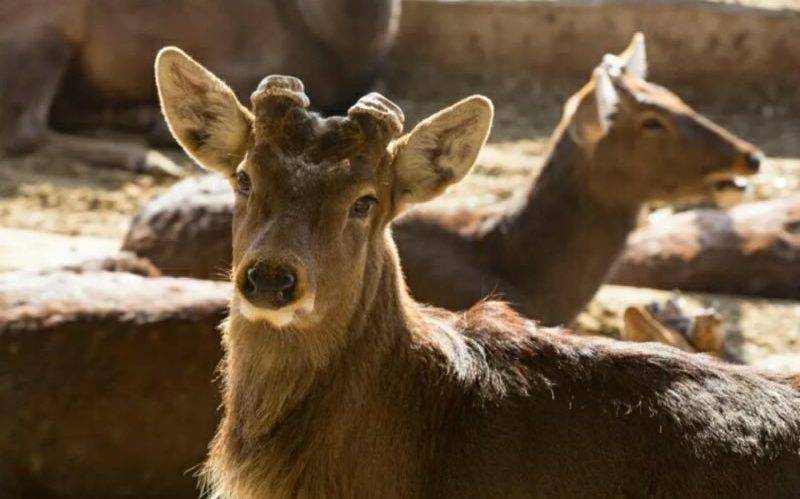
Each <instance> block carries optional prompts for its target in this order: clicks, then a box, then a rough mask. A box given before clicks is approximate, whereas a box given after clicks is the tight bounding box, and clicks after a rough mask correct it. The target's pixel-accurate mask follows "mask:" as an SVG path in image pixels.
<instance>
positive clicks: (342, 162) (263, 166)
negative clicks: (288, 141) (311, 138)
mask: <svg viewBox="0 0 800 499" xmlns="http://www.w3.org/2000/svg"><path fill="white" fill-rule="evenodd" d="M382 164H383V161H381V160H380V158H378V159H377V162H376V161H375V160H374V158H370V157H367V156H356V157H352V158H344V159H333V160H329V159H323V160H321V161H312V160H311V159H309V158H308V157H307V156H306V155H305V154H304V153H303V152H300V153H296V154H289V153H286V152H285V151H282V150H280V149H276V148H274V147H271V146H270V145H269V144H259V145H256V146H255V147H254V148H253V150H252V151H251V152H250V153H248V154H247V156H246V158H245V160H244V161H243V162H242V163H241V164H240V165H239V169H240V170H245V171H247V172H248V173H249V174H250V176H251V178H253V181H254V182H256V183H259V184H261V185H262V186H264V187H265V188H266V189H265V190H266V191H268V192H269V193H270V194H271V195H279V196H284V197H297V196H312V195H317V196H320V195H325V196H326V197H330V196H331V195H334V194H340V195H342V196H345V197H346V196H348V195H350V194H351V193H352V192H354V191H362V190H365V189H366V188H367V187H371V186H377V184H379V182H378V179H379V177H380V176H381V175H382V174H383V170H384V169H383V168H381V165H382Z"/></svg>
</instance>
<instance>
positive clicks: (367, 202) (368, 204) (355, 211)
mask: <svg viewBox="0 0 800 499" xmlns="http://www.w3.org/2000/svg"><path fill="white" fill-rule="evenodd" d="M376 204H378V200H377V199H375V196H361V197H360V198H358V199H357V200H356V202H355V203H353V206H352V207H351V208H350V216H351V217H354V218H364V217H366V216H367V215H369V211H370V210H371V209H372V207H373V206H375V205H376Z"/></svg>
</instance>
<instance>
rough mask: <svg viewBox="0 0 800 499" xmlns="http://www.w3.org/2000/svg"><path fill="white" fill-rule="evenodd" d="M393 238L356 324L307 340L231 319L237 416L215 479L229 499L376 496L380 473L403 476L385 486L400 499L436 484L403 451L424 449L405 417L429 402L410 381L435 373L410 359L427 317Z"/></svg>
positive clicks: (229, 379) (210, 468) (231, 384)
mask: <svg viewBox="0 0 800 499" xmlns="http://www.w3.org/2000/svg"><path fill="white" fill-rule="evenodd" d="M384 237H385V238H386V241H387V243H388V244H387V247H385V248H381V250H380V254H379V255H375V256H374V257H372V258H373V259H374V260H375V261H377V262H378V263H377V264H376V265H370V266H369V268H368V269H367V271H366V275H365V279H364V281H365V283H366V285H365V286H364V289H363V290H362V296H361V300H360V303H359V304H358V306H357V307H356V309H355V313H354V314H352V316H350V317H346V318H341V319H339V318H333V319H331V320H326V321H325V322H324V326H322V327H321V328H319V329H316V330H305V329H304V330H301V331H296V330H291V328H288V329H284V330H275V329H273V328H272V327H270V326H269V325H266V324H253V323H248V322H246V321H245V320H244V319H243V318H242V317H241V316H239V315H238V314H236V313H233V314H232V315H231V317H230V319H229V321H228V323H227V324H226V328H225V338H224V344H225V347H226V359H225V365H224V372H225V375H226V377H225V388H224V402H225V404H224V405H225V407H226V413H225V417H224V420H223V422H222V425H221V427H220V431H219V432H218V435H217V437H216V439H215V441H214V443H213V444H212V451H211V457H210V460H209V463H208V465H207V470H206V480H207V484H208V486H209V487H210V488H211V489H212V491H214V492H215V493H216V494H217V495H219V496H221V497H275V496H294V495H297V494H300V495H302V496H307V497H329V494H330V493H332V491H335V492H336V494H337V495H342V496H349V494H348V493H347V492H348V491H350V492H354V493H355V491H359V490H361V491H362V492H363V491H364V490H365V489H364V487H367V486H374V477H375V476H376V475H375V474H374V473H378V471H377V470H381V471H380V474H381V475H384V474H385V471H384V470H386V469H393V470H395V471H396V476H395V477H391V476H382V480H384V481H383V482H382V483H384V484H385V486H386V488H387V490H386V492H387V493H389V492H391V491H399V490H406V489H407V488H408V487H410V486H413V481H412V480H409V477H422V476H424V473H422V471H421V470H420V469H419V468H420V466H422V465H423V463H421V462H416V461H413V462H412V461H409V462H402V460H398V459H397V456H398V455H408V453H400V454H398V453H397V450H398V448H402V447H403V446H406V445H408V446H411V445H417V442H416V441H415V440H416V439H417V437H416V431H415V430H416V428H414V425H413V424H412V421H411V419H410V418H409V417H408V416H406V417H403V416H402V413H401V412H399V411H396V410H395V408H396V405H397V404H403V405H405V404H410V405H411V406H413V405H415V404H416V403H418V402H419V400H418V399H416V400H415V398H416V397H417V395H418V394H417V393H407V387H408V383H407V382H406V381H407V377H416V376H421V375H422V374H421V371H422V370H424V369H422V363H420V362H419V359H417V358H414V356H411V355H409V352H411V351H412V350H413V349H411V348H410V345H411V344H412V343H413V342H414V340H413V336H414V334H415V333H414V331H416V330H418V329H419V328H420V325H419V322H420V318H419V316H418V315H419V313H418V306H417V305H416V304H415V303H414V302H413V301H411V300H410V299H409V298H408V295H407V293H406V290H405V288H404V284H403V282H402V278H401V276H400V275H399V271H398V264H397V257H396V254H395V250H394V246H393V244H391V240H390V239H389V236H388V232H387V235H386V236H384ZM398 366H402V367H401V368H398ZM353 422H358V424H353ZM372 431H375V433H374V434H371V432H372ZM362 456H372V457H371V460H370V461H369V462H365V461H363V459H362ZM370 477H372V479H371V480H370ZM400 477H402V480H401V479H400ZM393 478H397V480H393ZM407 492H409V493H411V494H413V492H414V491H410V490H409V491H407ZM417 492H419V490H417ZM402 495H405V494H402Z"/></svg>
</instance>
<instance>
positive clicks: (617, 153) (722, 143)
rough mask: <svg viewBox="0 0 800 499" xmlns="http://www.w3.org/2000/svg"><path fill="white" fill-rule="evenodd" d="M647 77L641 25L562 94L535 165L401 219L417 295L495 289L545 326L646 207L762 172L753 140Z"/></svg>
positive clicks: (470, 297) (464, 296) (577, 305)
mask: <svg viewBox="0 0 800 499" xmlns="http://www.w3.org/2000/svg"><path fill="white" fill-rule="evenodd" d="M646 76H647V56H646V48H645V39H644V35H643V34H641V33H637V34H636V35H634V37H633V39H632V41H631V43H630V45H629V46H628V47H627V48H626V49H625V50H624V51H623V52H622V53H620V54H618V55H614V54H607V55H606V56H604V58H603V61H602V63H601V64H600V65H599V66H598V67H597V68H595V70H594V71H593V73H592V77H591V79H590V81H589V82H588V83H587V84H586V85H585V86H584V87H583V88H581V89H580V90H579V91H578V92H577V93H576V94H574V95H573V96H572V97H570V98H569V99H568V100H567V102H566V104H565V106H564V112H563V116H562V119H561V121H560V123H559V124H558V126H557V127H556V129H555V131H554V132H553V134H552V136H551V138H550V144H549V148H548V151H547V153H546V155H545V159H544V162H543V164H544V166H543V168H542V169H541V172H540V173H538V174H534V175H532V176H531V177H530V179H529V180H528V184H527V185H526V186H525V187H523V188H521V189H520V190H519V191H517V192H516V193H514V195H512V197H511V198H510V199H509V200H508V201H507V202H505V203H501V204H496V205H490V206H487V207H485V208H478V209H476V208H473V207H470V208H460V207H458V206H457V205H456V206H455V207H453V206H452V205H448V206H445V207H444V208H442V207H421V208H418V209H416V210H415V211H412V212H410V213H409V214H408V215H406V216H405V218H403V219H401V220H399V221H398V223H397V224H395V229H394V234H395V238H396V242H397V245H398V248H399V250H400V255H401V259H402V261H403V267H404V270H405V275H406V278H407V279H408V284H409V286H410V287H411V289H412V291H413V295H414V297H415V298H417V299H418V300H420V301H423V302H426V303H430V304H434V305H437V306H441V307H445V308H448V309H451V310H464V309H467V308H468V307H470V306H471V305H473V304H474V303H476V302H478V301H479V300H481V299H483V298H484V297H486V296H487V295H491V294H493V295H496V296H498V297H501V298H502V299H504V300H507V301H508V302H510V303H511V304H512V305H513V306H514V308H515V309H517V310H518V311H519V312H521V313H522V314H523V315H526V316H528V317H532V318H534V319H537V320H538V321H540V322H541V323H542V324H545V325H553V326H554V325H561V324H569V323H570V322H571V321H572V320H573V319H574V318H575V316H576V315H577V313H578V312H580V310H581V309H582V308H583V307H584V306H585V305H586V303H588V301H589V300H590V299H591V298H592V296H594V294H595V292H596V291H597V289H598V288H599V287H600V285H601V284H602V283H603V282H604V280H605V279H606V277H607V275H608V274H609V271H610V270H611V268H612V266H613V264H614V262H615V261H616V260H617V258H618V257H619V256H620V254H621V253H622V251H623V249H624V247H625V242H626V240H627V237H628V235H629V234H630V233H631V232H632V231H633V230H634V229H635V228H636V225H637V219H638V217H639V214H640V212H641V209H642V207H643V205H645V204H646V203H651V202H666V203H675V202H679V201H687V200H691V199H694V198H703V197H708V195H709V194H713V193H715V192H718V191H717V189H718V188H727V189H730V188H731V187H741V186H742V180H743V178H744V177H747V176H749V175H752V174H754V173H756V172H757V171H758V170H759V167H760V164H761V162H762V158H763V155H762V153H761V152H760V151H759V150H758V149H757V148H756V147H755V146H753V145H752V144H749V143H747V142H745V141H744V140H742V139H740V138H738V137H736V136H734V135H733V134H732V133H730V132H728V131H726V130H724V129H723V128H721V127H720V126H718V125H716V124H714V123H713V122H711V121H710V120H708V119H707V118H705V117H704V116H702V115H700V114H698V113H697V112H696V111H694V110H693V109H692V108H690V107H689V106H688V105H687V104H685V103H684V102H683V101H682V100H681V99H680V98H679V97H678V96H677V95H675V94H674V93H673V92H671V91H670V90H668V89H666V88H664V87H662V86H659V85H656V84H654V83H650V82H648V81H646ZM442 282H446V283H447V285H446V286H443V285H442ZM565 282H569V283H570V285H569V286H568V287H566V288H565V287H564V286H563V283H565ZM556 290H557V291H556Z"/></svg>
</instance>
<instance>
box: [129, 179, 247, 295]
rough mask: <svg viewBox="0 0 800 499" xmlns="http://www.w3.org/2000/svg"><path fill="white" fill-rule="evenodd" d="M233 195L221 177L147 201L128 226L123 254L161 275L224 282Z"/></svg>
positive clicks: (188, 184)
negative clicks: (151, 266)
mask: <svg viewBox="0 0 800 499" xmlns="http://www.w3.org/2000/svg"><path fill="white" fill-rule="evenodd" d="M232 219H233V192H232V190H231V187H230V184H229V183H228V181H227V180H225V179H224V178H222V177H220V176H219V175H202V176H197V177H191V178H188V179H185V180H182V181H181V182H178V183H177V184H175V185H174V186H172V187H171V188H170V189H169V190H168V191H166V192H165V193H163V194H162V195H161V196H159V197H157V198H156V199H154V200H153V201H151V202H150V203H149V204H148V205H147V206H145V208H144V209H143V210H142V211H141V212H140V213H138V214H137V215H136V216H135V217H134V218H133V220H132V222H131V227H130V229H129V231H128V234H127V235H126V236H125V241H124V242H123V243H122V249H123V250H125V251H131V252H133V253H136V254H137V255H139V256H141V257H144V258H147V259H148V260H150V261H151V262H152V263H153V264H154V265H155V266H156V267H158V269H160V270H161V272H163V273H164V274H167V275H175V276H188V277H197V278H201V279H226V278H227V271H228V268H229V265H230V258H231V222H232Z"/></svg>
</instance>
